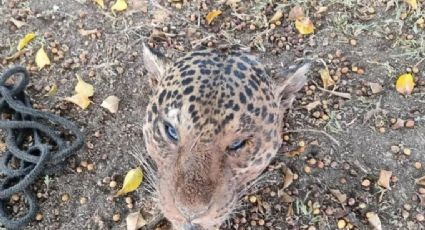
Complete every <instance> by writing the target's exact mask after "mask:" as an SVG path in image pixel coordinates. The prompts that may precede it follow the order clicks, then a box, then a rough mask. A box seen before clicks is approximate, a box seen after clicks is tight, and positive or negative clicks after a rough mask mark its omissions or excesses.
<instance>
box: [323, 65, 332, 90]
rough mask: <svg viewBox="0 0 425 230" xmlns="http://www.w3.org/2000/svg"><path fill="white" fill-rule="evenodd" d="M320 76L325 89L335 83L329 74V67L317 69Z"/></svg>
mask: <svg viewBox="0 0 425 230" xmlns="http://www.w3.org/2000/svg"><path fill="white" fill-rule="evenodd" d="M319 74H320V78H322V83H323V88H324V89H327V88H328V87H329V86H333V85H335V81H334V80H333V79H332V78H331V75H330V74H329V69H328V68H327V67H326V68H324V69H320V70H319Z"/></svg>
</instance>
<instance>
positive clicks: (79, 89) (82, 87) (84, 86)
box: [75, 75, 94, 97]
mask: <svg viewBox="0 0 425 230" xmlns="http://www.w3.org/2000/svg"><path fill="white" fill-rule="evenodd" d="M77 79H78V83H77V85H76V86H75V92H76V93H77V94H80V95H83V96H87V97H91V96H93V94H94V87H93V86H92V85H90V84H89V83H87V82H85V81H83V79H82V78H81V77H80V76H78V75H77Z"/></svg>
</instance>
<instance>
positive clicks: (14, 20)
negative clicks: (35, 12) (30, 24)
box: [9, 18, 27, 29]
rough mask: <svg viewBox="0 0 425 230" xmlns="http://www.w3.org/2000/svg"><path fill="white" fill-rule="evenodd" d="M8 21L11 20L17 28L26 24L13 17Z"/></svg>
mask: <svg viewBox="0 0 425 230" xmlns="http://www.w3.org/2000/svg"><path fill="white" fill-rule="evenodd" d="M9 21H11V22H12V23H13V24H14V25H15V26H16V27H18V29H19V28H21V27H22V26H25V25H26V24H27V23H26V22H23V21H19V20H16V19H14V18H10V19H9Z"/></svg>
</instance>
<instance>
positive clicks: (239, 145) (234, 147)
mask: <svg viewBox="0 0 425 230" xmlns="http://www.w3.org/2000/svg"><path fill="white" fill-rule="evenodd" d="M245 143H246V141H245V140H236V141H234V142H233V143H232V144H230V145H229V146H228V147H227V148H228V149H229V150H231V151H236V150H238V149H240V148H242V147H243V146H244V145H245Z"/></svg>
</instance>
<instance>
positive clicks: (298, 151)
mask: <svg viewBox="0 0 425 230" xmlns="http://www.w3.org/2000/svg"><path fill="white" fill-rule="evenodd" d="M304 150H305V148H304V146H299V147H298V148H297V149H295V150H292V151H290V152H287V153H286V156H287V157H296V156H299V155H301V154H302V153H303V152H304Z"/></svg>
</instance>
